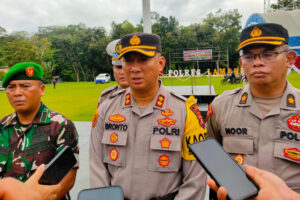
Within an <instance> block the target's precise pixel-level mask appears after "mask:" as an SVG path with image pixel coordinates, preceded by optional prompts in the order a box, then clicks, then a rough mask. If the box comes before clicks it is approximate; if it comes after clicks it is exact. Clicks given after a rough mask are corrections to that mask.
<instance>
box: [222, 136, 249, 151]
mask: <svg viewBox="0 0 300 200" xmlns="http://www.w3.org/2000/svg"><path fill="white" fill-rule="evenodd" d="M223 148H224V149H225V150H226V151H227V152H228V153H234V154H253V152H254V141H253V139H252V138H240V137H224V138H223Z"/></svg>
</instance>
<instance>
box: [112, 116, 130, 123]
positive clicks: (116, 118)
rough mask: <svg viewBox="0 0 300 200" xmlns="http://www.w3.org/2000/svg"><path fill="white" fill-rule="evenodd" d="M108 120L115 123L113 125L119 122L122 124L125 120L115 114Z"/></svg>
mask: <svg viewBox="0 0 300 200" xmlns="http://www.w3.org/2000/svg"><path fill="white" fill-rule="evenodd" d="M108 120H109V121H111V122H115V123H121V122H124V121H125V120H126V118H125V117H123V116H122V115H120V114H115V115H113V116H110V117H109V118H108Z"/></svg>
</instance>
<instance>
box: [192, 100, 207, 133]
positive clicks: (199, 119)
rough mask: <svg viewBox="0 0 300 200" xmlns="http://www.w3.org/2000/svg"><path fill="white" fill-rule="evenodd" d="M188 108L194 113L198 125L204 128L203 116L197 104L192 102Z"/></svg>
mask: <svg viewBox="0 0 300 200" xmlns="http://www.w3.org/2000/svg"><path fill="white" fill-rule="evenodd" d="M190 109H191V110H192V111H193V113H194V114H195V115H196V117H197V119H198V121H199V125H200V126H201V127H202V128H205V123H204V120H203V117H202V115H201V112H200V110H199V106H198V105H197V104H193V105H192V106H191V107H190Z"/></svg>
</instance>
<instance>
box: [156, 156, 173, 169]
mask: <svg viewBox="0 0 300 200" xmlns="http://www.w3.org/2000/svg"><path fill="white" fill-rule="evenodd" d="M158 163H159V165H160V166H163V167H166V166H168V165H169V164H170V158H169V156H167V155H161V156H160V157H159V158H158Z"/></svg>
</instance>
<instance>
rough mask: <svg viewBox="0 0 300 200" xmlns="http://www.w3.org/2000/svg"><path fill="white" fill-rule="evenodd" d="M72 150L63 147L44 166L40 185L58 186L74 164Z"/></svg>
mask: <svg viewBox="0 0 300 200" xmlns="http://www.w3.org/2000/svg"><path fill="white" fill-rule="evenodd" d="M76 162H77V161H76V158H75V156H74V154H73V152H72V149H71V148H70V147H68V146H65V147H64V148H63V149H62V150H61V151H60V152H59V153H58V154H57V155H56V156H55V157H54V158H53V159H52V160H51V161H50V162H49V163H48V164H47V165H46V166H45V171H44V173H43V175H42V177H41V178H40V180H39V183H40V184H44V185H55V184H58V183H59V182H60V181H61V180H62V179H63V178H64V177H65V175H67V173H68V172H69V171H70V170H71V169H72V168H73V167H74V165H75V164H76Z"/></svg>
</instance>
